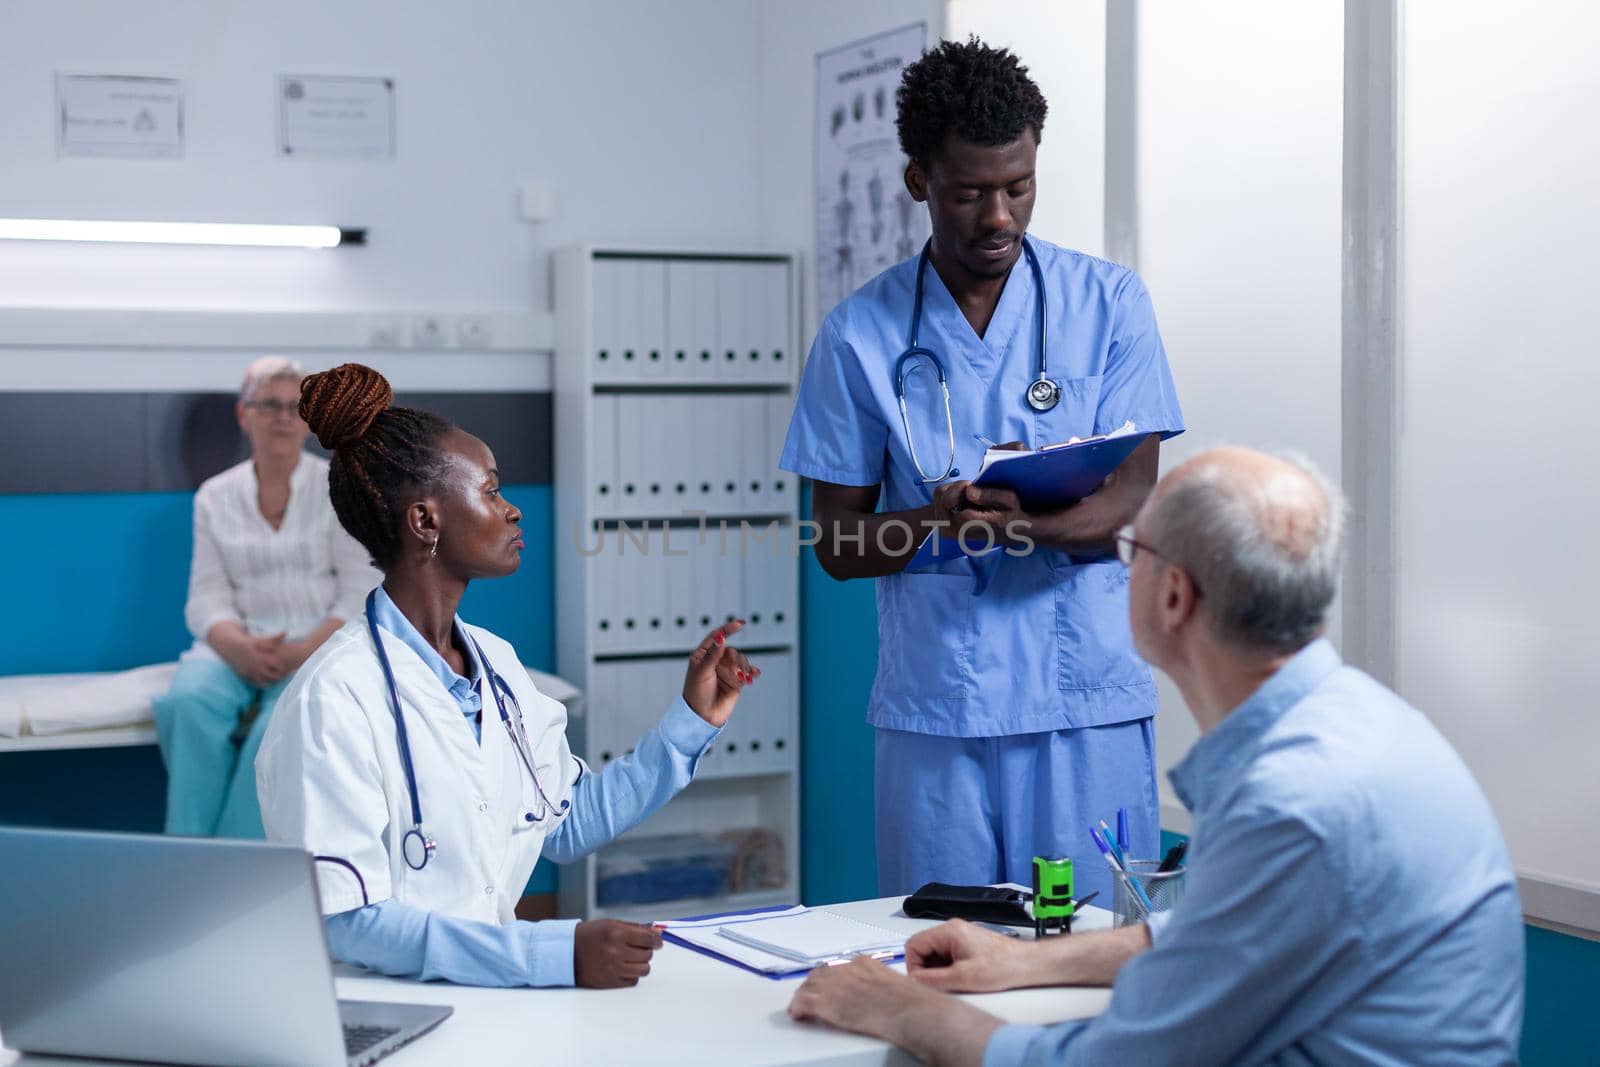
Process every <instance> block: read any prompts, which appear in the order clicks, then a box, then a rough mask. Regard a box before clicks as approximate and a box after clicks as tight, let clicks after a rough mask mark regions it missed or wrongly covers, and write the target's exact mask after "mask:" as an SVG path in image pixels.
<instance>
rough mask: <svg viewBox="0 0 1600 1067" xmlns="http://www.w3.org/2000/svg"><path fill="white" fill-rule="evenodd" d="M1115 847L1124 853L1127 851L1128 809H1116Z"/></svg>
mask: <svg viewBox="0 0 1600 1067" xmlns="http://www.w3.org/2000/svg"><path fill="white" fill-rule="evenodd" d="M1117 847H1118V848H1120V849H1121V850H1122V851H1123V854H1124V855H1126V854H1127V851H1128V809H1127V808H1118V809H1117Z"/></svg>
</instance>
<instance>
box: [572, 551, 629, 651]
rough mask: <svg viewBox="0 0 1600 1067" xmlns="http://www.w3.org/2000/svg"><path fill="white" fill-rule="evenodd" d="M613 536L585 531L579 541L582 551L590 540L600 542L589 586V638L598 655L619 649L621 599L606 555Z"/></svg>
mask: <svg viewBox="0 0 1600 1067" xmlns="http://www.w3.org/2000/svg"><path fill="white" fill-rule="evenodd" d="M615 536H616V532H615V531H585V532H584V534H583V537H582V544H583V545H584V547H585V549H587V548H588V547H589V546H591V545H592V544H594V541H593V540H592V539H593V538H596V537H598V538H601V542H600V551H599V553H597V555H596V557H595V560H596V566H595V567H594V569H593V571H592V574H593V578H592V579H591V581H590V582H589V592H590V597H591V599H592V600H593V602H594V612H593V614H592V615H591V616H590V623H589V636H590V640H591V641H592V642H593V643H594V650H595V651H596V652H598V653H601V654H605V653H610V652H616V651H618V650H619V649H621V647H622V598H621V596H620V590H619V589H618V587H617V581H616V578H617V575H616V570H615V568H614V566H612V564H611V561H610V560H611V557H610V555H609V552H608V549H609V547H610V539H611V538H613V537H615Z"/></svg>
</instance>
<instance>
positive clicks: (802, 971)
mask: <svg viewBox="0 0 1600 1067" xmlns="http://www.w3.org/2000/svg"><path fill="white" fill-rule="evenodd" d="M803 910H806V909H804V908H803V907H802V906H800V905H798V904H779V905H776V906H772V907H765V908H747V909H745V910H743V911H729V912H722V913H713V914H710V915H695V916H690V917H688V918H685V919H678V920H675V921H676V922H679V923H688V922H695V923H702V922H706V921H708V920H713V919H729V920H738V919H740V918H750V919H764V918H771V917H773V916H776V915H783V914H787V913H798V912H800V911H803ZM658 925H659V924H658ZM697 929H699V930H711V931H715V930H716V929H717V927H716V926H715V925H711V926H701V927H698V928H697ZM661 937H662V939H663V940H665V941H671V942H672V943H673V944H674V945H680V946H682V947H683V948H686V949H688V950H689V951H691V952H698V953H700V955H702V956H709V957H711V958H712V959H714V960H720V961H722V962H723V963H726V964H729V965H731V966H734V967H737V968H739V969H740V970H741V971H749V972H750V973H751V974H754V975H759V976H761V977H762V978H770V979H772V980H774V981H783V980H785V979H789V978H803V977H805V976H806V975H808V974H810V973H811V972H812V970H813V969H814V968H813V967H812V966H810V965H807V964H791V963H790V962H789V961H784V960H778V959H777V958H776V957H774V960H775V961H776V965H775V966H774V967H771V968H763V967H757V966H754V965H752V964H750V963H747V962H745V961H744V960H741V959H738V958H736V957H734V956H733V955H729V954H728V953H729V952H734V951H737V950H738V949H739V947H740V946H739V945H738V943H737V942H735V941H732V940H731V939H727V938H719V939H718V940H720V941H723V942H725V943H726V944H725V947H726V949H727V951H726V952H724V951H718V950H717V948H716V947H713V945H715V942H711V943H710V944H706V943H700V942H697V941H691V940H689V938H687V937H685V936H684V935H683V934H679V933H675V932H674V928H673V927H671V926H661ZM705 940H706V941H710V939H709V938H707V939H705ZM873 958H874V959H879V960H881V961H882V962H884V963H894V962H896V961H897V960H903V959H905V953H903V952H902V953H897V954H894V955H892V956H891V955H874V956H873Z"/></svg>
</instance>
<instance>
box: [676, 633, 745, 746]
mask: <svg viewBox="0 0 1600 1067" xmlns="http://www.w3.org/2000/svg"><path fill="white" fill-rule="evenodd" d="M742 629H744V620H743V619H735V620H734V621H733V622H730V623H727V624H726V625H724V626H718V627H717V628H716V629H715V630H712V631H711V632H710V633H708V634H706V639H705V640H704V641H701V642H700V647H699V648H697V649H695V650H694V651H693V652H691V653H690V654H689V674H688V676H687V677H686V678H684V680H683V701H684V703H685V704H688V705H689V707H691V708H693V709H694V713H695V714H696V715H698V716H700V717H701V718H702V719H704V720H705V721H706V722H708V723H710V724H711V725H712V726H715V727H717V728H718V729H719V730H720V729H721V728H722V727H724V726H726V725H727V723H728V716H730V715H732V714H733V706H734V705H735V704H737V703H738V702H739V693H740V691H741V690H742V689H744V687H745V686H747V685H749V684H750V683H751V682H753V681H755V680H756V679H757V678H759V677H761V671H759V670H758V669H756V668H755V667H752V666H750V661H749V660H748V659H745V657H744V653H742V652H740V651H738V650H737V649H735V648H734V647H733V646H732V645H730V644H728V638H730V637H732V636H733V635H734V634H736V633H738V632H739V631H740V630H742Z"/></svg>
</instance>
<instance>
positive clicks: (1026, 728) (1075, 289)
mask: <svg viewBox="0 0 1600 1067" xmlns="http://www.w3.org/2000/svg"><path fill="white" fill-rule="evenodd" d="M1027 240H1028V242H1029V244H1030V245H1032V247H1033V248H1034V250H1035V251H1036V252H1037V254H1038V257H1039V265H1040V268H1041V270H1042V272H1043V277H1044V282H1045V289H1046V292H1047V295H1048V301H1047V303H1048V315H1047V321H1048V328H1049V332H1048V334H1047V336H1046V338H1045V345H1046V348H1047V349H1048V352H1049V373H1050V376H1051V377H1052V378H1054V379H1055V380H1056V381H1057V382H1058V383H1059V384H1060V386H1061V401H1060V403H1059V404H1057V405H1056V406H1055V407H1054V408H1053V409H1052V410H1050V411H1047V412H1036V411H1034V410H1033V409H1032V408H1031V407H1029V406H1028V404H1027V402H1026V400H1025V399H1024V393H1025V391H1026V389H1027V386H1028V384H1029V383H1030V382H1031V381H1033V380H1034V378H1035V377H1036V376H1037V374H1038V368H1039V352H1038V346H1037V344H1036V342H1035V330H1036V323H1037V306H1036V305H1037V301H1036V299H1035V298H1036V295H1037V289H1036V287H1035V285H1034V281H1033V274H1032V272H1031V271H1030V270H1029V269H1028V267H1027V264H1026V262H1024V261H1023V260H1022V259H1019V260H1018V262H1017V264H1016V265H1015V266H1014V267H1013V268H1012V270H1011V273H1010V276H1009V277H1008V278H1007V280H1006V283H1005V288H1004V290H1003V292H1002V293H1001V296H1000V301H999V303H998V304H997V305H996V307H995V311H994V315H993V317H992V318H991V319H990V321H989V325H988V328H987V329H986V331H985V332H984V336H983V337H981V338H980V337H978V335H977V334H976V333H974V332H973V330H972V327H971V325H970V324H968V322H967V319H966V317H965V316H964V315H963V314H962V313H961V309H960V308H959V307H958V306H957V305H956V302H955V299H954V298H953V297H952V296H951V295H950V291H949V290H948V289H946V288H945V285H944V283H943V282H942V281H941V280H940V278H939V272H938V271H936V270H935V269H934V268H933V267H932V265H931V264H930V265H929V267H928V270H927V275H926V281H925V284H924V295H923V318H922V327H921V335H920V338H919V340H920V342H921V343H922V344H923V345H924V346H926V347H928V348H930V349H932V350H933V351H934V352H936V353H937V354H938V356H939V358H940V360H941V362H942V363H943V364H944V367H945V372H946V375H947V378H948V383H949V390H950V412H951V420H952V424H953V426H954V429H955V448H956V456H955V465H956V467H957V468H958V470H959V474H957V475H955V477H958V478H972V477H974V476H975V475H976V474H977V472H978V467H979V464H980V462H981V460H982V458H983V451H984V446H983V445H982V444H980V443H979V442H978V441H976V440H975V439H974V437H973V435H974V434H983V435H984V436H986V437H988V438H990V439H992V440H995V441H1013V440H1016V441H1022V442H1024V443H1026V444H1028V445H1030V446H1033V447H1038V446H1041V445H1046V444H1054V443H1057V442H1060V441H1065V440H1067V439H1068V438H1069V437H1074V436H1076V437H1088V436H1090V435H1093V434H1101V433H1107V432H1109V431H1112V430H1115V429H1117V428H1118V427H1120V426H1121V425H1122V424H1123V423H1124V422H1127V421H1129V420H1132V421H1133V422H1134V424H1135V425H1136V426H1137V428H1138V429H1139V430H1140V431H1142V432H1144V433H1161V434H1162V435H1163V436H1167V437H1170V436H1172V435H1173V434H1176V433H1178V432H1181V431H1182V430H1183V415H1182V412H1181V411H1180V410H1179V408H1178V399H1177V393H1176V390H1175V389H1174V388H1173V384H1172V374H1171V372H1170V370H1169V369H1168V367H1167V355H1166V350H1165V349H1164V348H1163V347H1162V344H1161V336H1160V334H1159V333H1158V331H1157V329H1156V320H1155V312H1154V310H1153V308H1152V306H1151V303H1150V294H1149V293H1148V292H1147V291H1146V290H1145V287H1144V283H1143V282H1141V281H1140V280H1139V277H1138V276H1137V275H1136V274H1134V272H1133V271H1131V270H1128V269H1127V268H1126V267H1121V266H1118V265H1116V264H1114V263H1108V262H1106V261H1105V260H1102V259H1096V258H1095V257H1093V256H1087V255H1084V254H1082V253H1080V252H1073V251H1070V250H1068V249H1065V248H1059V247H1057V246H1055V245H1052V244H1050V243H1049V242H1047V241H1041V240H1039V239H1037V238H1035V237H1028V238H1027ZM916 270H917V260H916V258H912V259H909V260H906V261H905V262H903V263H900V264H897V265H896V266H893V267H891V268H889V269H888V270H887V271H885V272H884V273H882V274H880V275H879V276H878V277H876V278H874V279H873V280H872V281H870V282H868V283H867V284H866V285H864V286H862V288H861V289H859V290H857V291H856V293H855V294H853V295H852V296H850V297H849V298H848V299H846V300H845V301H844V302H842V303H841V304H839V306H838V307H836V308H834V309H833V311H832V313H831V314H829V315H828V317H827V319H826V320H825V321H824V322H823V324H822V328H821V329H820V330H819V331H818V333H817V338H816V341H815V342H814V344H813V345H812V348H811V354H810V356H809V357H808V359H807V362H806V365H805V372H804V374H803V375H802V378H801V383H800V390H799V395H798V397H797V399H796V406H795V412H794V417H793V420H792V421H791V422H790V425H789V434H788V438H787V440H786V442H785V444H784V448H783V454H782V457H781V459H780V461H779V466H781V467H782V468H783V469H785V470H788V471H793V472H794V473H796V474H799V475H803V476H804V477H807V478H812V479H815V480H818V481H825V482H832V483H835V484H839V485H855V486H876V485H882V486H883V496H882V508H883V510H885V511H900V510H904V509H909V508H917V507H922V506H924V505H926V504H927V503H929V501H930V500H931V499H932V487H931V486H928V485H924V484H922V483H921V481H920V479H919V476H918V474H917V470H916V466H915V465H914V463H913V462H912V457H911V453H910V450H909V449H908V447H907V440H906V432H905V430H904V429H903V428H902V423H901V417H900V408H899V401H898V399H897V398H896V395H895V384H894V371H895V362H896V360H897V359H898V357H899V356H900V354H901V352H902V351H904V350H905V348H906V344H907V335H908V331H909V328H910V318H911V305H912V291H913V287H914V285H915V282H916ZM906 408H907V418H908V419H909V421H910V424H911V432H912V434H913V435H915V437H916V438H917V455H918V456H919V457H920V458H921V460H922V465H923V467H924V468H925V469H929V472H930V473H933V471H932V470H931V468H932V467H934V466H937V467H938V469H939V470H940V471H943V469H944V462H945V459H946V457H947V456H948V454H949V444H948V441H947V437H946V428H945V418H944V404H943V401H942V399H940V395H939V391H938V381H937V379H936V378H935V377H934V375H933V374H931V373H929V372H927V371H919V372H917V373H914V374H912V375H911V376H910V379H909V381H908V383H907V387H906ZM895 536H896V540H894V541H892V542H889V543H892V544H894V545H896V546H898V545H899V544H900V540H899V538H900V537H901V536H902V535H899V534H896V535H895ZM878 620H879V621H878V640H879V647H878V672H877V678H876V681H875V682H874V684H873V688H872V697H871V701H870V703H869V705H868V713H867V718H868V721H869V722H870V723H872V725H874V726H880V727H885V728H887V729H891V730H902V731H908V732H911V733H921V734H935V735H940V736H944V737H999V736H1004V735H1010V734H1025V733H1037V732H1040V731H1045V730H1065V729H1074V728H1078V727H1085V726H1101V725H1106V724H1110V723H1122V722H1130V721H1133V720H1137V719H1143V718H1147V717H1149V716H1151V715H1153V714H1155V710H1156V690H1155V683H1154V681H1153V679H1152V678H1151V675H1150V669H1149V668H1148V667H1147V666H1146V665H1145V664H1144V661H1142V660H1141V659H1139V657H1138V655H1137V654H1135V652H1134V650H1133V642H1132V639H1131V637H1130V635H1129V632H1128V593H1127V573H1126V571H1125V569H1124V568H1123V567H1122V566H1121V565H1120V564H1119V563H1117V562H1116V560H1115V559H1111V558H1105V559H1098V560H1092V561H1091V560H1084V559H1078V558H1074V557H1071V556H1068V555H1067V554H1065V553H1062V552H1055V551H1046V550H1039V551H1035V552H1034V553H1033V554H1032V555H1030V556H1027V557H1025V558H1023V557H1012V556H1009V555H1007V554H1005V553H1003V552H997V553H992V554H990V555H988V556H984V557H981V558H977V559H968V558H965V557H963V558H961V559H955V560H952V561H950V562H949V563H944V564H939V565H937V566H936V567H934V568H931V569H924V570H919V571H917V572H915V573H902V574H895V575H891V576H889V577H886V578H880V579H878ZM1132 772H1137V773H1139V774H1146V775H1147V774H1148V773H1149V771H1148V768H1147V767H1145V766H1143V765H1142V762H1141V765H1140V766H1138V767H1136V768H1130V773H1132ZM1112 810H1113V811H1114V810H1115V806H1113V809H1112Z"/></svg>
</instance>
